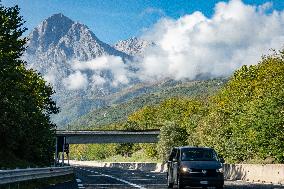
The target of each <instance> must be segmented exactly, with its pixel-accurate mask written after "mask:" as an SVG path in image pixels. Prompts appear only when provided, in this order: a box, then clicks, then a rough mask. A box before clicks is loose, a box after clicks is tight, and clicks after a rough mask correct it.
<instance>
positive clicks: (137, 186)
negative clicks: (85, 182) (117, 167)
mask: <svg viewBox="0 0 284 189" xmlns="http://www.w3.org/2000/svg"><path fill="white" fill-rule="evenodd" d="M86 171H89V172H91V170H86ZM101 175H102V176H105V177H109V178H112V179H115V180H118V181H120V182H123V183H125V184H128V185H130V186H133V187H135V188H139V189H146V188H144V187H143V186H140V185H138V184H134V183H131V182H128V181H126V180H123V179H120V178H117V177H114V176H111V175H106V174H101Z"/></svg>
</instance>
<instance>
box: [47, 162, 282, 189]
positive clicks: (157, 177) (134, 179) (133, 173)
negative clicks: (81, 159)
mask: <svg viewBox="0 0 284 189" xmlns="http://www.w3.org/2000/svg"><path fill="white" fill-rule="evenodd" d="M75 175H76V181H73V182H66V183H63V184H59V185H56V186H51V187H48V188H47V189H113V188H117V189H122V188H130V189H131V188H138V189H161V188H163V189H165V188H167V186H166V183H167V181H166V173H154V172H144V171H139V170H122V169H118V168H99V167H76V168H75ZM224 188H225V189H252V188H253V189H258V188H259V189H284V186H280V185H271V184H261V183H258V184H257V183H254V184H252V183H247V182H243V181H225V187H224Z"/></svg>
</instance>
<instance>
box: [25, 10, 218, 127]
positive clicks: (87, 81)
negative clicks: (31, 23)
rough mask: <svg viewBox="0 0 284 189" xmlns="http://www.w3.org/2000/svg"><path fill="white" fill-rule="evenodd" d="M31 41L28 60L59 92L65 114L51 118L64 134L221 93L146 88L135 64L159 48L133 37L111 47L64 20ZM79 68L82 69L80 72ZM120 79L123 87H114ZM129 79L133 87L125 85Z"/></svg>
mask: <svg viewBox="0 0 284 189" xmlns="http://www.w3.org/2000/svg"><path fill="white" fill-rule="evenodd" d="M28 38H29V42H28V44H27V45H28V47H27V51H26V52H25V54H24V57H23V58H24V59H25V60H26V61H27V65H28V67H30V68H33V69H35V70H37V71H38V72H40V73H41V74H42V75H43V77H44V78H45V80H47V81H48V82H49V83H50V84H51V85H52V86H53V88H54V90H55V91H56V94H55V95H54V96H53V99H54V100H55V101H56V102H57V105H58V106H59V107H60V113H59V114H57V115H55V116H52V120H53V121H54V122H55V123H56V124H57V127H58V128H62V129H64V128H66V127H67V125H69V124H72V126H74V128H82V126H84V125H85V126H86V127H90V126H93V125H97V126H103V125H106V124H109V123H113V122H119V121H123V120H125V119H126V117H127V116H128V115H129V114H131V113H132V112H133V111H135V110H137V109H138V108H141V107H142V106H144V105H154V104H157V103H159V102H161V101H162V100H165V99H166V98H169V97H174V96H197V95H200V94H208V93H211V92H212V91H215V89H217V88H219V85H218V82H217V83H216V82H210V81H208V82H197V83H196V82H193V81H173V80H165V81H156V82H155V83H142V82H141V81H139V79H137V78H135V74H133V73H134V72H135V71H136V70H137V68H136V65H135V61H132V60H135V58H136V57H138V58H139V57H143V53H144V52H145V51H147V48H149V47H151V46H153V45H155V44H154V43H152V42H148V41H145V40H143V39H140V38H135V37H134V38H130V39H127V40H121V41H119V42H118V43H116V44H115V45H114V46H110V45H108V44H106V43H104V42H102V41H101V40H99V39H98V37H96V35H95V34H94V33H93V32H92V31H90V29H89V28H88V27H87V26H86V25H84V24H81V23H79V22H75V21H73V20H71V19H70V18H68V17H66V16H64V15H63V14H55V15H52V16H50V17H49V18H47V19H46V20H44V21H42V22H41V23H40V24H39V25H38V26H37V27H36V28H34V30H33V31H32V32H31V33H30V34H29V36H28ZM86 61H88V62H86ZM78 66H79V68H83V69H77V68H78ZM86 68H87V69H86ZM94 68H100V69H94ZM124 71H126V72H124ZM127 74H128V75H127ZM129 75H130V76H131V77H130V76H129ZM133 75H134V76H133ZM115 77H117V78H119V79H120V80H121V81H122V82H121V83H115V82H114V81H115ZM124 77H127V79H129V81H128V82H125V83H123V81H124V79H125V78H124ZM70 78H71V79H70ZM66 81H68V82H66ZM66 83H67V84H68V85H73V84H76V87H77V88H76V87H75V88H74V87H73V88H72V87H71V88H70V87H69V88H68V85H66ZM78 87H79V88H78Z"/></svg>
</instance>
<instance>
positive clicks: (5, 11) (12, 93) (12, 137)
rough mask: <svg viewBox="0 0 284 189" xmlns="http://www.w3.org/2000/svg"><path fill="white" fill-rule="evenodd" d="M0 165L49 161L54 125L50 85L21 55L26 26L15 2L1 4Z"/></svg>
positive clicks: (56, 110) (53, 108) (51, 157)
mask: <svg viewBox="0 0 284 189" xmlns="http://www.w3.org/2000/svg"><path fill="white" fill-rule="evenodd" d="M0 23H1V26H0V86H1V88H0V112H1V114H0V137H1V145H0V157H1V160H0V165H1V166H5V163H4V162H5V161H7V160H8V161H13V160H14V161H15V162H14V163H15V164H16V163H17V160H18V159H20V160H23V161H26V162H30V163H34V164H38V165H41V164H45V165H47V164H50V163H51V162H52V159H53V149H54V130H53V129H54V127H55V125H53V124H52V123H51V122H50V119H49V118H50V117H49V116H50V114H53V113H57V112H58V108H57V107H56V105H55V102H54V101H52V100H51V95H52V94H53V91H52V88H51V87H50V86H47V85H46V83H45V81H44V80H43V78H42V77H41V76H40V75H39V74H37V73H36V72H35V71H33V70H28V69H26V68H25V62H24V61H23V60H21V59H20V57H21V55H22V54H23V51H24V50H25V43H26V38H21V36H22V34H23V33H24V32H25V30H26V28H23V27H22V26H23V23H24V22H23V19H22V17H21V16H19V8H18V7H17V6H15V7H11V8H5V7H3V6H2V5H1V4H0Z"/></svg>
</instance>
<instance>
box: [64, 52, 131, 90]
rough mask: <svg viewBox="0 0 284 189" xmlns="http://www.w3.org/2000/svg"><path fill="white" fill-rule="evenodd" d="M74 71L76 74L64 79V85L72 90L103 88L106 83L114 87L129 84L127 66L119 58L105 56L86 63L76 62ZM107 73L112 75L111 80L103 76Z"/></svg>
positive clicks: (73, 65)
mask: <svg viewBox="0 0 284 189" xmlns="http://www.w3.org/2000/svg"><path fill="white" fill-rule="evenodd" d="M72 70H73V71H74V73H72V74H70V75H69V76H68V77H67V78H65V79H63V84H64V85H65V87H66V88H67V89H70V90H78V89H83V88H86V87H87V86H89V85H94V86H101V85H103V84H105V83H106V82H110V84H111V85H112V86H118V85H119V84H127V83H128V82H129V79H128V78H129V73H128V70H127V65H126V64H125V63H124V62H123V60H122V58H121V57H118V56H106V55H104V56H101V57H98V58H96V59H93V60H90V61H86V62H81V61H74V62H73V63H72ZM106 72H109V75H111V80H107V79H106V78H104V77H103V76H102V74H103V73H106ZM88 75H91V76H89V77H88Z"/></svg>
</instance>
